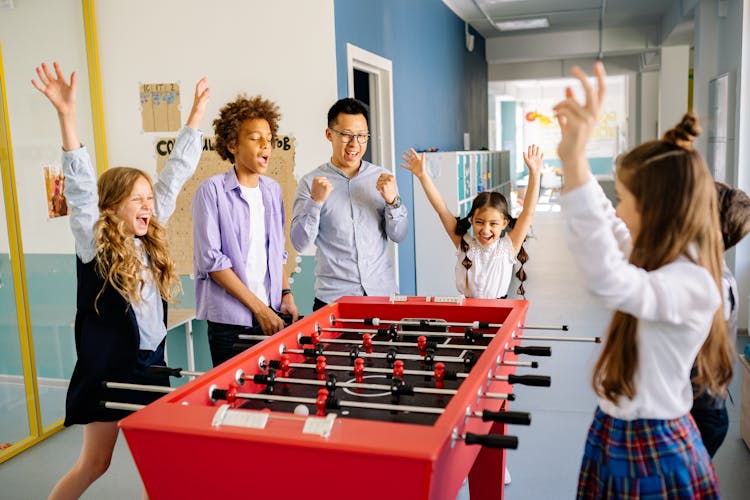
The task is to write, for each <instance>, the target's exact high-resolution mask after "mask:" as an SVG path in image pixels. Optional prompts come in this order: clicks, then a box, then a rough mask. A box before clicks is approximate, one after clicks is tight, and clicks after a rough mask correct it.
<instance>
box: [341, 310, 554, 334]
mask: <svg viewBox="0 0 750 500" xmlns="http://www.w3.org/2000/svg"><path fill="white" fill-rule="evenodd" d="M329 321H330V323H331V324H332V325H335V324H336V323H363V324H365V325H371V326H379V325H381V324H388V325H401V326H422V327H444V326H449V327H450V326H453V327H471V328H474V329H479V330H487V329H490V328H492V329H495V328H502V326H503V324H502V323H489V322H487V321H472V322H471V323H465V322H456V321H442V320H430V319H413V320H411V319H399V320H395V319H382V318H361V319H358V318H337V317H336V316H334V315H333V314H331V315H330V316H329ZM521 329H522V330H562V331H565V332H567V331H568V325H559V326H558V325H553V326H546V325H521Z"/></svg>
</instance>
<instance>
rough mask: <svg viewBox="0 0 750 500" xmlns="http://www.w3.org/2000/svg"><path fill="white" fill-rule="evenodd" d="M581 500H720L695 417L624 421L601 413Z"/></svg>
mask: <svg viewBox="0 0 750 500" xmlns="http://www.w3.org/2000/svg"><path fill="white" fill-rule="evenodd" d="M578 498H579V499H600V498H618V499H640V500H645V499H667V498H668V499H678V498H679V499H717V498H719V486H718V483H717V480H716V475H715V474H714V469H713V466H712V465H711V460H710V458H709V457H708V453H707V452H706V448H705V447H704V446H703V442H702V441H701V438H700V435H699V434H698V430H697V428H696V426H695V423H694V422H693V419H692V417H691V416H690V414H688V415H685V416H684V417H681V418H676V419H673V420H657V419H638V420H621V419H618V418H614V417H611V416H609V415H607V414H606V413H604V412H603V411H602V410H601V409H599V408H597V409H596V414H595V415H594V421H593V422H592V423H591V428H590V429H589V434H588V438H587V439H586V449H585V451H584V454H583V461H582V463H581V472H580V475H579V476H578Z"/></svg>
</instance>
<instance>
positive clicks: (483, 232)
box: [401, 145, 544, 299]
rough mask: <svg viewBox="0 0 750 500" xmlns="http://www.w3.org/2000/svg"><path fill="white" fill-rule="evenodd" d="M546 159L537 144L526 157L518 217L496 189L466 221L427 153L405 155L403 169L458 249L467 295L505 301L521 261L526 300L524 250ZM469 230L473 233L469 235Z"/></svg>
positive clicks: (480, 198) (460, 285)
mask: <svg viewBox="0 0 750 500" xmlns="http://www.w3.org/2000/svg"><path fill="white" fill-rule="evenodd" d="M543 158H544V155H543V154H542V153H541V151H540V150H539V147H538V146H536V145H531V146H529V148H528V151H526V152H525V153H524V154H523V159H524V162H525V163H526V166H527V167H528V168H529V185H528V188H527V189H526V197H525V198H524V203H523V211H522V212H521V214H520V215H519V216H518V218H517V219H514V218H513V217H512V216H511V214H510V210H509V208H508V201H507V200H506V199H505V196H503V195H502V194H501V193H497V192H493V191H483V192H481V193H479V194H478V195H477V196H476V198H474V201H473V202H472V204H471V209H470V210H469V213H468V214H467V215H466V217H463V218H460V217H456V216H454V215H453V214H452V213H451V211H450V209H449V208H448V205H446V203H445V199H444V198H443V196H442V195H441V194H440V191H438V189H437V187H436V186H435V184H434V183H433V182H432V178H430V176H429V174H428V173H427V170H426V168H425V156H424V153H422V154H417V152H416V151H414V149H411V150H410V151H406V152H404V154H403V156H402V157H401V159H402V160H403V161H404V163H402V164H401V166H402V167H403V168H405V169H407V170H409V171H411V173H412V174H414V175H415V176H416V177H417V178H418V179H419V182H420V183H421V184H422V188H423V189H424V192H425V195H427V199H428V200H429V201H430V204H431V205H432V208H434V209H435V212H437V214H438V217H440V222H442V223H443V227H444V228H445V231H446V233H448V236H449V237H450V239H451V241H452V242H453V244H454V245H455V246H456V250H457V252H456V255H457V257H458V259H457V262H456V288H457V289H458V291H459V292H461V293H462V294H464V295H465V296H466V297H471V298H483V299H497V298H505V297H506V296H507V294H508V287H509V286H510V280H511V277H512V275H513V266H514V265H515V264H516V262H518V263H520V264H521V266H520V269H519V270H518V272H517V273H516V277H518V279H519V280H520V282H521V284H520V286H519V288H518V293H519V294H521V295H524V296H525V293H526V292H525V290H524V287H523V282H524V281H525V280H526V271H524V269H523V264H524V263H525V262H526V261H527V260H528V254H527V253H526V250H525V249H524V248H523V242H524V240H525V239H526V235H527V234H528V232H529V228H530V227H531V219H532V217H533V215H534V211H535V210H536V203H537V200H538V199H539V180H540V177H541V171H542V159H543ZM469 229H471V230H472V233H473V234H470V233H469Z"/></svg>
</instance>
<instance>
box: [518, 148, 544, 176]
mask: <svg viewBox="0 0 750 500" xmlns="http://www.w3.org/2000/svg"><path fill="white" fill-rule="evenodd" d="M543 159H544V153H542V150H541V149H540V148H539V146H537V145H536V144H532V145H530V146H529V148H528V150H527V151H526V152H525V153H523V161H524V163H526V166H527V167H529V173H530V174H531V175H537V174H539V173H540V172H541V171H542V165H543V164H544V163H543V162H542V160H543Z"/></svg>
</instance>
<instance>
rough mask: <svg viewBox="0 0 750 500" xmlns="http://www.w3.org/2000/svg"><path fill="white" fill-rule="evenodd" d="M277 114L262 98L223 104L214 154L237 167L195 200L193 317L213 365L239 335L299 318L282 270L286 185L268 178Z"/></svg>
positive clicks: (205, 184)
mask: <svg viewBox="0 0 750 500" xmlns="http://www.w3.org/2000/svg"><path fill="white" fill-rule="evenodd" d="M280 117H281V115H280V114H279V111H278V107H277V106H276V104H274V103H272V102H270V101H268V100H266V99H263V98H261V97H260V96H256V97H253V98H250V99H249V98H247V97H245V96H238V97H237V99H236V100H234V101H232V102H230V103H227V104H226V105H224V107H223V108H221V110H220V111H219V117H218V118H217V119H216V120H214V123H213V124H214V132H215V134H216V151H217V152H218V153H219V156H221V158H222V159H224V160H229V161H231V162H232V163H233V165H234V166H233V168H232V169H231V170H229V171H227V172H225V173H223V174H218V175H215V176H213V177H211V178H209V179H207V180H206V181H204V182H203V183H202V184H201V185H200V187H199V188H198V190H197V191H196V193H195V197H194V198H193V245H194V252H193V255H194V257H193V262H194V267H195V302H196V317H197V318H198V319H205V320H207V321H208V342H209V347H210V349H211V360H212V362H213V364H214V366H216V365H218V364H220V363H223V362H224V361H226V360H227V359H229V358H231V357H232V356H234V354H235V352H234V349H233V345H234V344H235V343H236V342H237V336H238V335H239V334H241V333H249V334H258V333H261V332H262V333H263V334H265V335H272V334H274V333H276V332H278V331H279V330H281V329H282V328H284V327H285V326H286V324H288V323H290V322H291V321H296V320H297V318H298V316H299V313H298V311H297V306H296V305H295V304H294V296H293V295H292V293H291V289H290V288H289V277H288V276H286V274H285V273H284V264H285V263H286V257H287V253H286V250H285V249H284V243H285V239H284V202H283V201H282V198H281V187H280V186H279V184H278V183H277V182H276V181H275V180H273V179H271V178H270V177H266V176H265V175H264V174H265V173H266V171H267V170H268V161H269V158H270V155H271V150H272V149H273V144H274V140H275V138H276V132H277V131H278V123H279V118H280ZM282 317H283V319H282Z"/></svg>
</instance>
